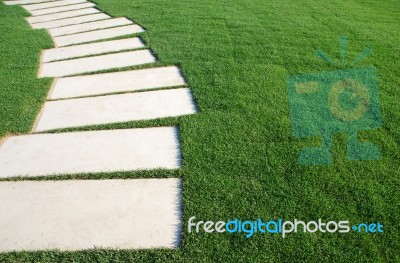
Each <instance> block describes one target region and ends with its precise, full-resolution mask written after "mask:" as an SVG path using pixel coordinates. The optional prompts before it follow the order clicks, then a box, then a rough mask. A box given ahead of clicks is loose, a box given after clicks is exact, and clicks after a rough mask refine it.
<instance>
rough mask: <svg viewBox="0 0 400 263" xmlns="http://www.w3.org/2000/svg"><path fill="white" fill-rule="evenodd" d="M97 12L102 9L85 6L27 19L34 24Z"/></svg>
mask: <svg viewBox="0 0 400 263" xmlns="http://www.w3.org/2000/svg"><path fill="white" fill-rule="evenodd" d="M96 13H101V11H100V10H98V9H96V8H84V9H80V10H74V11H68V12H62V13H56V14H50V15H42V16H31V17H27V18H26V20H27V21H28V23H29V24H31V25H33V24H37V23H44V22H52V21H57V20H61V19H65V18H71V17H79V16H82V15H91V14H96Z"/></svg>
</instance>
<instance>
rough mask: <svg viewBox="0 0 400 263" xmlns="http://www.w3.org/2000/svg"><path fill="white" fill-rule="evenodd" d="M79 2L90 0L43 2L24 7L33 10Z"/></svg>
mask: <svg viewBox="0 0 400 263" xmlns="http://www.w3.org/2000/svg"><path fill="white" fill-rule="evenodd" d="M79 3H89V2H88V1H86V0H62V1H54V2H49V3H43V4H32V5H23V6H22V7H23V8H25V10H26V11H32V10H38V9H45V8H52V7H58V6H65V5H74V4H79Z"/></svg>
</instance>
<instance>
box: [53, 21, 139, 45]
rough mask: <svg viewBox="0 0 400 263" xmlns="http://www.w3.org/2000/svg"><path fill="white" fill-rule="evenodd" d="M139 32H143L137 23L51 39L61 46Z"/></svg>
mask: <svg viewBox="0 0 400 263" xmlns="http://www.w3.org/2000/svg"><path fill="white" fill-rule="evenodd" d="M141 32H144V30H143V28H141V27H140V26H139V25H128V26H121V27H115V28H108V29H101V30H96V31H91V32H84V33H79V34H73V35H68V36H59V37H54V38H53V41H54V43H55V45H56V46H58V47H63V46H69V45H73V44H81V43H86V42H91V41H97V40H105V39H110V38H114V37H120V36H125V35H131V34H137V33H141Z"/></svg>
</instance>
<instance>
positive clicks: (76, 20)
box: [31, 13, 111, 29]
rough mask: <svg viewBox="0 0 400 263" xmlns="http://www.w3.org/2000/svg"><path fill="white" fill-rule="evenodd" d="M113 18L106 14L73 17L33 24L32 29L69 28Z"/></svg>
mask: <svg viewBox="0 0 400 263" xmlns="http://www.w3.org/2000/svg"><path fill="white" fill-rule="evenodd" d="M110 18H111V16H109V15H107V14H104V13H97V14H93V15H85V16H79V17H72V18H65V19H60V20H56V21H50V22H43V23H36V24H32V25H31V27H32V28H33V29H50V28H57V27H62V26H69V25H77V24H82V23H86V22H93V21H100V20H104V19H110Z"/></svg>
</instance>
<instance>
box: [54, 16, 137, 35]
mask: <svg viewBox="0 0 400 263" xmlns="http://www.w3.org/2000/svg"><path fill="white" fill-rule="evenodd" d="M130 24H133V22H132V21H131V20H129V19H128V18H125V17H119V18H112V19H107V20H102V21H96V22H90V23H84V24H79V25H72V26H64V27H58V28H52V29H49V33H50V35H51V36H53V37H56V36H62V35H70V34H76V33H82V32H85V31H92V30H99V29H105V28H111V27H118V26H126V25H130Z"/></svg>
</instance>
